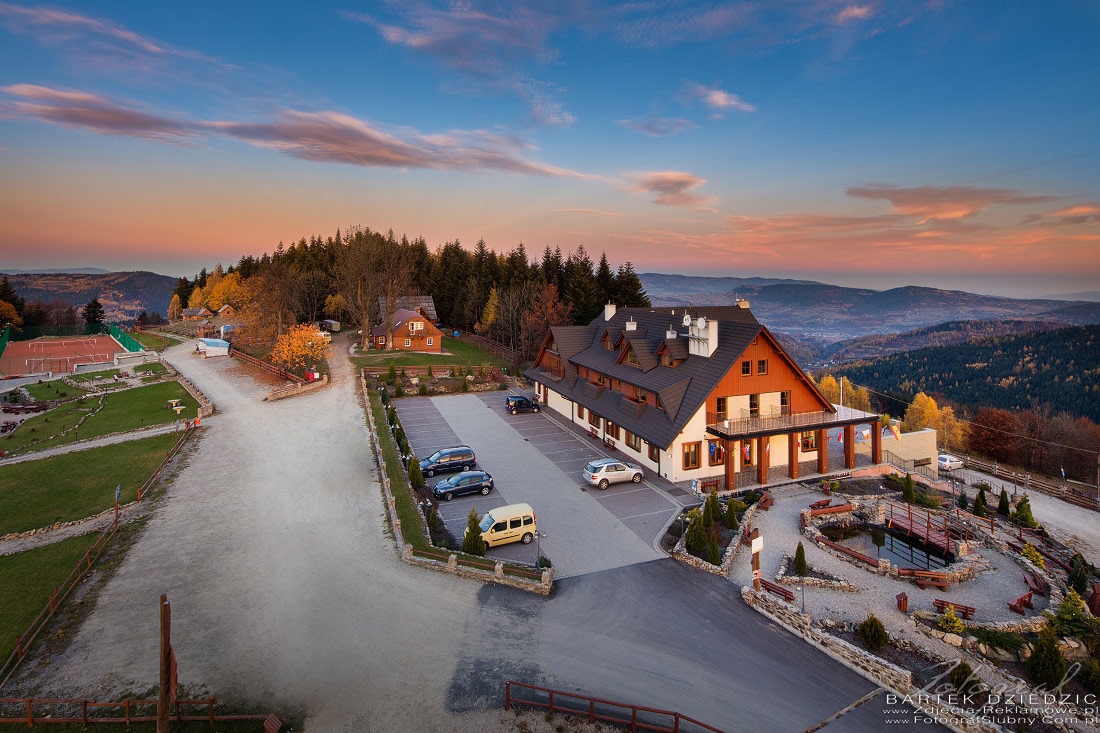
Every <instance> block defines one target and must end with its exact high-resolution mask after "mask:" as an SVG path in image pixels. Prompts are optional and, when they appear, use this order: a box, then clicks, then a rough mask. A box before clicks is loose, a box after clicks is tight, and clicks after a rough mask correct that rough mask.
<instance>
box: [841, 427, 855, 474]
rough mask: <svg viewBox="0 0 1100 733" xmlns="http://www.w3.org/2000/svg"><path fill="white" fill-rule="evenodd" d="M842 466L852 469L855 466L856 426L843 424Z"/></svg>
mask: <svg viewBox="0 0 1100 733" xmlns="http://www.w3.org/2000/svg"><path fill="white" fill-rule="evenodd" d="M844 467H845V468H847V469H853V468H855V467H856V426H855V425H845V426H844Z"/></svg>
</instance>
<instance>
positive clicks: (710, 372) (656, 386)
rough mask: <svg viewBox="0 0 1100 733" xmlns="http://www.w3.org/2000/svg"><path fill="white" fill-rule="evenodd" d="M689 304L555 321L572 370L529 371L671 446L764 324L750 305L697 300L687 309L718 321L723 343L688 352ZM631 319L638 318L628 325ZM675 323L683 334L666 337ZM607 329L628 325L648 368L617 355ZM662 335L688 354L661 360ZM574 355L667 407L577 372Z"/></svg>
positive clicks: (677, 353)
mask: <svg viewBox="0 0 1100 733" xmlns="http://www.w3.org/2000/svg"><path fill="white" fill-rule="evenodd" d="M684 312H685V309H683V308H620V309H619V310H618V311H617V312H616V313H615V315H614V316H613V317H612V318H611V320H610V321H604V320H603V317H602V316H600V317H598V318H597V319H596V320H595V321H593V322H592V323H590V324H588V325H587V326H558V327H554V328H553V329H551V330H552V332H553V334H554V342H555V344H556V345H557V346H558V353H559V354H560V355H561V357H562V360H563V362H565V364H566V370H567V371H566V377H567V378H566V379H563V380H560V381H557V380H553V379H550V378H548V377H547V376H546V375H545V374H543V373H541V372H540V371H539V370H537V369H528V370H527V376H528V377H529V378H531V379H534V380H535V381H537V382H541V383H543V384H546V385H548V386H550V387H552V388H553V389H554V390H555V391H557V392H560V393H561V394H562V395H563V396H565V397H566V398H567V399H570V400H573V401H574V402H579V403H580V404H582V405H584V406H585V407H587V408H589V409H592V410H594V411H595V412H596V414H597V415H601V416H605V417H608V418H610V419H611V421H612V422H614V423H616V424H618V425H621V426H622V427H623V428H625V429H626V430H629V431H630V432H632V433H634V434H636V435H640V436H641V437H642V438H644V439H645V440H646V441H648V442H650V443H653V444H656V445H659V446H660V447H662V448H667V447H668V446H669V445H670V444H671V443H672V441H673V440H674V439H675V438H676V436H677V435H678V434H679V432H680V431H681V430H683V428H684V426H685V425H686V424H687V421H688V420H689V419H691V416H692V415H694V414H695V413H696V412H697V411H698V409H699V407H700V406H701V405H702V404H703V403H704V402H705V401H706V399H707V395H709V394H710V393H711V391H712V390H713V389H714V388H715V387H716V386H717V385H718V382H719V381H721V379H722V377H723V376H725V374H726V372H728V371H729V369H730V367H731V366H733V364H734V363H735V362H736V360H737V358H738V357H739V356H740V355H741V354H742V353H743V352H744V351H745V348H746V347H748V345H749V344H750V343H752V340H753V339H754V338H756V336H757V335H758V334H759V333H760V332H761V330H762V329H763V327H762V326H761V325H760V324H759V323H758V322H757V320H756V318H755V317H753V315H752V313H751V312H750V311H749V310H748V309H747V308H738V307H732V306H731V307H709V308H691V309H690V310H689V311H688V312H690V313H691V315H692V317H693V318H698V317H699V316H703V317H705V318H707V319H708V320H710V321H716V322H717V323H718V347H717V348H716V349H715V351H714V353H713V354H711V356H710V357H709V358H708V357H704V356H697V355H689V354H688V353H687V352H688V348H687V338H686V337H685V336H684V335H683V332H684V328H683V326H682V325H681V323H682V319H683V315H684ZM630 320H633V321H635V322H636V323H637V324H638V325H637V326H636V327H635V329H634V330H632V331H626V330H625V329H626V323H627V321H630ZM670 327H671V330H674V331H676V332H677V333H678V334H679V335H678V336H677V338H675V339H666V338H665V332H666V331H667V330H670ZM605 331H606V332H608V333H610V334H615V335H617V334H619V333H622V335H623V336H624V338H625V339H626V340H629V342H630V343H631V345H632V346H634V348H635V349H636V353H637V354H638V361H639V364H640V366H641V368H639V367H637V366H634V365H632V364H626V363H623V364H616V363H615V362H616V360H617V359H618V356H619V352H618V351H608V350H607V349H605V348H604V345H603V343H602V342H601V341H600V337H601V336H602V335H603V334H604V333H605ZM662 343H667V344H669V348H670V349H675V352H673V354H674V356H675V357H676V358H677V359H681V358H682V359H683V362H682V363H680V364H679V365H678V366H675V367H666V366H660V362H659V361H658V359H657V357H656V351H657V347H658V346H660V345H661V344H662ZM681 355H682V356H681ZM570 363H571V364H574V365H576V366H583V367H587V368H589V369H592V370H593V371H596V372H599V373H601V374H605V375H607V376H609V377H612V378H614V379H618V380H620V381H623V382H626V383H627V384H632V385H636V386H638V387H641V388H643V389H645V390H647V391H649V392H654V393H656V394H657V395H658V397H659V398H660V401H661V404H662V405H663V406H664V408H665V409H664V410H660V409H657V408H655V407H652V406H647V405H643V404H638V403H635V402H634V401H633V400H630V399H628V398H627V397H626V396H625V395H622V394H621V393H619V392H616V391H612V390H610V389H597V388H595V387H592V386H591V385H589V384H588V382H587V381H586V380H583V379H577V378H576V373H575V371H572V372H570V369H569V364H570Z"/></svg>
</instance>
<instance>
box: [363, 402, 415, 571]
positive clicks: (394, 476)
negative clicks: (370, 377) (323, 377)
mask: <svg viewBox="0 0 1100 733" xmlns="http://www.w3.org/2000/svg"><path fill="white" fill-rule="evenodd" d="M370 409H371V414H373V415H374V424H375V426H376V427H377V428H378V440H379V441H380V442H381V443H382V458H383V460H384V461H385V463H386V475H387V476H389V479H390V490H391V491H392V492H393V499H394V503H395V504H396V505H397V516H398V518H399V519H400V520H401V536H402V538H403V539H404V541H405V542H406V543H408V544H410V545H412V546H413V547H415V548H416V549H418V550H427V549H429V546H428V540H427V539H425V537H424V533H423V530H422V529H421V528H422V527H423V526H424V525H423V517H422V516H421V514H420V510H419V509H418V508H417V507H416V500H415V499H413V496H412V494H411V493H410V492H409V490H408V489H407V488H405V486H406V483H407V481H408V479H406V478H405V469H404V467H403V466H402V465H401V457H400V456H399V455H398V454H397V446H395V445H394V444H393V436H392V435H391V434H390V431H389V430H388V429H387V426H388V425H389V423H388V422H386V409H385V407H383V406H382V399H381V398H380V397H379V396H378V393H377V392H375V391H374V390H370Z"/></svg>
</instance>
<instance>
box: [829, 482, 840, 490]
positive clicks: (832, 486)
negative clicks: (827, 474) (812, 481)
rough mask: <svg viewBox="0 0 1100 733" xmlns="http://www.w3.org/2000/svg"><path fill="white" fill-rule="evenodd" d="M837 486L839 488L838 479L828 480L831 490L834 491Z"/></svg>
mask: <svg viewBox="0 0 1100 733" xmlns="http://www.w3.org/2000/svg"><path fill="white" fill-rule="evenodd" d="M839 488H840V482H839V481H835V480H834V481H830V482H829V489H830V490H831V491H836V490H837V489H839Z"/></svg>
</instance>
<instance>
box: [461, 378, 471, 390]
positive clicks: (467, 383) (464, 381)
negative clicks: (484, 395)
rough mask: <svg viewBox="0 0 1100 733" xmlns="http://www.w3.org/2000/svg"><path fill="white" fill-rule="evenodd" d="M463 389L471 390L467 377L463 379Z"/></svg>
mask: <svg viewBox="0 0 1100 733" xmlns="http://www.w3.org/2000/svg"><path fill="white" fill-rule="evenodd" d="M462 391H463V392H469V391H470V383H469V382H467V381H466V380H465V379H463V380H462Z"/></svg>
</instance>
